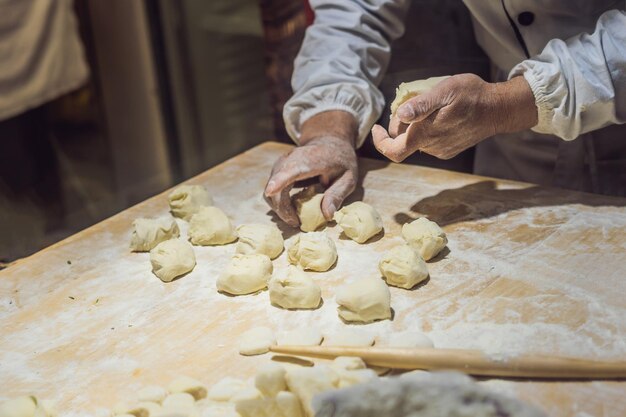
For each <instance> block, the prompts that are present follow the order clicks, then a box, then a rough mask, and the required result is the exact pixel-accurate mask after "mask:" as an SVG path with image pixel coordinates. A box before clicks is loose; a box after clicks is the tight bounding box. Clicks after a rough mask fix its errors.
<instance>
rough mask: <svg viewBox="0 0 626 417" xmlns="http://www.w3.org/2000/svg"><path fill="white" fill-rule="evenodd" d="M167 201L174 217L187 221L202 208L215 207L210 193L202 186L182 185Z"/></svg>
mask: <svg viewBox="0 0 626 417" xmlns="http://www.w3.org/2000/svg"><path fill="white" fill-rule="evenodd" d="M167 200H168V201H169V204H170V210H171V212H172V215H174V217H180V218H181V219H183V220H187V221H189V219H191V216H193V215H194V214H196V212H197V211H198V210H199V209H200V207H204V206H212V205H213V199H212V198H211V196H210V195H209V192H208V191H207V190H206V188H204V187H203V186H201V185H181V186H180V187H178V188H176V189H175V190H174V191H172V192H171V193H170V194H169V195H168V196H167Z"/></svg>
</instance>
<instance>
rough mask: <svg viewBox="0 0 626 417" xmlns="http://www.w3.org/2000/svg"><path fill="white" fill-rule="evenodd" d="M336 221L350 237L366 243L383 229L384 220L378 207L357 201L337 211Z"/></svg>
mask: <svg viewBox="0 0 626 417" xmlns="http://www.w3.org/2000/svg"><path fill="white" fill-rule="evenodd" d="M334 219H335V221H336V222H337V224H338V225H339V227H341V228H342V229H343V232H344V233H345V234H346V236H348V237H349V238H350V239H352V240H354V241H355V242H358V243H365V242H366V241H367V240H369V239H370V238H371V237H373V236H374V235H376V234H378V233H379V232H380V231H381V230H383V221H382V219H381V218H380V214H378V212H377V211H376V209H375V208H374V207H372V206H370V205H369V204H366V203H364V202H362V201H356V202H354V203H352V204H350V205H348V206H345V207H343V208H341V209H340V210H338V211H337V212H335V217H334Z"/></svg>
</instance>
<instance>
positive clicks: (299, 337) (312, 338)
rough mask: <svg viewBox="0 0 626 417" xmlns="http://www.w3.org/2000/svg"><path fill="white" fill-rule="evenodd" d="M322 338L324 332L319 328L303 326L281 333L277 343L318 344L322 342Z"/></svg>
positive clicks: (280, 344) (282, 344)
mask: <svg viewBox="0 0 626 417" xmlns="http://www.w3.org/2000/svg"><path fill="white" fill-rule="evenodd" d="M322 339H323V336H322V332H320V331H319V329H316V328H315V327H309V326H303V327H299V328H297V329H294V330H290V331H288V332H284V333H282V334H280V335H279V336H278V337H277V343H278V345H279V346H285V345H291V346H294V345H298V346H317V345H319V344H320V343H322Z"/></svg>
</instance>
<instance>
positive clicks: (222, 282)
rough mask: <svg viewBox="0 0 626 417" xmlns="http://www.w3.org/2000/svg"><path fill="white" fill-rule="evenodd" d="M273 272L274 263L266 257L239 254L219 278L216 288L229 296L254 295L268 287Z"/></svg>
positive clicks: (255, 254) (254, 254)
mask: <svg viewBox="0 0 626 417" xmlns="http://www.w3.org/2000/svg"><path fill="white" fill-rule="evenodd" d="M272 271H273V266H272V261H270V258H268V257H267V256H265V255H262V254H257V253H251V254H249V255H241V254H237V255H235V256H233V259H231V261H230V264H228V266H227V267H226V269H225V270H224V271H223V272H222V274H221V275H220V276H219V277H218V279H217V282H216V286H217V289H218V291H222V292H226V293H228V294H233V295H243V294H252V293H254V292H257V291H260V290H262V289H264V288H266V287H267V283H268V281H269V279H270V277H271V276H272Z"/></svg>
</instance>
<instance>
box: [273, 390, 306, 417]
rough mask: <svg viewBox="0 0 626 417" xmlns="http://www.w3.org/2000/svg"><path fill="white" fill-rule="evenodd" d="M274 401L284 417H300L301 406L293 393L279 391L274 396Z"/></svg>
mask: <svg viewBox="0 0 626 417" xmlns="http://www.w3.org/2000/svg"><path fill="white" fill-rule="evenodd" d="M275 401H276V405H277V406H278V410H279V411H280V412H281V413H282V415H283V416H284V417H302V414H303V412H302V404H300V400H299V399H298V397H296V395H295V394H294V393H292V392H289V391H281V392H279V393H278V394H277V395H276V399H275Z"/></svg>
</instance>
